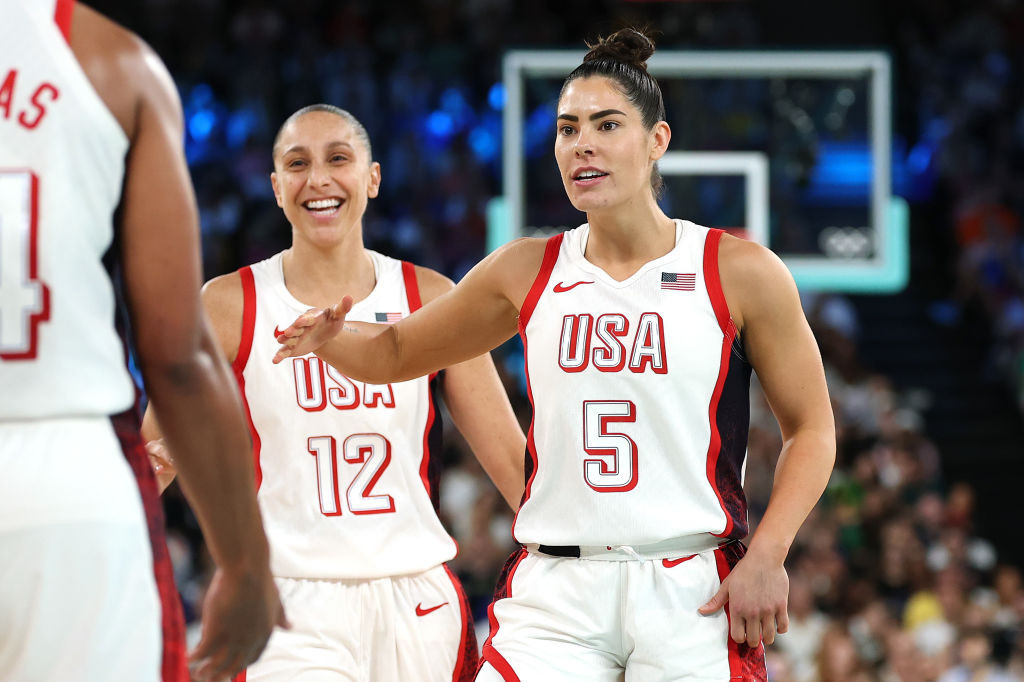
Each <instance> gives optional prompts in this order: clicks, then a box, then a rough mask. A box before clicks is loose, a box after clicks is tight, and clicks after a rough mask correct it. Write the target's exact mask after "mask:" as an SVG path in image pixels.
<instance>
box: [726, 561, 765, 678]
mask: <svg viewBox="0 0 1024 682" xmlns="http://www.w3.org/2000/svg"><path fill="white" fill-rule="evenodd" d="M746 551H747V548H746V547H744V546H743V544H742V543H740V542H732V543H729V544H728V545H725V546H724V547H719V548H718V549H716V550H715V563H716V564H717V565H718V579H719V580H720V581H723V582H724V581H725V578H726V576H728V575H729V573H730V572H731V571H732V569H733V568H734V567H735V566H736V564H737V562H739V560H740V559H742V558H743V555H744V554H746ZM723 608H725V616H726V618H727V619H728V623H729V632H728V633H726V641H727V642H728V646H729V677H730V678H731V679H734V680H735V679H740V680H754V681H755V682H767V680H768V668H767V667H766V666H765V662H764V645H763V644H758V645H757V646H756V647H750V646H748V645H747V644H746V643H743V644H740V643H737V642H736V640H734V639H733V638H732V635H731V631H732V614H731V613H729V604H728V602H726V604H725V606H724V607H723Z"/></svg>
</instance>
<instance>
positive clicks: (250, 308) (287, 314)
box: [234, 251, 456, 579]
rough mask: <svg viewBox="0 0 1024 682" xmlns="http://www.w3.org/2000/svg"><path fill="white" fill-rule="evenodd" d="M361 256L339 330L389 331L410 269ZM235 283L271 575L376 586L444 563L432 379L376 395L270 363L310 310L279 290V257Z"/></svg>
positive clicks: (326, 371)
mask: <svg viewBox="0 0 1024 682" xmlns="http://www.w3.org/2000/svg"><path fill="white" fill-rule="evenodd" d="M368 253H369V254H370V257H371V258H372V260H373V265H374V269H375V272H376V277H377V283H376V286H375V287H374V289H373V291H372V292H371V293H370V295H369V296H367V297H366V298H365V299H363V300H362V301H359V302H358V303H356V304H355V306H353V308H352V311H351V312H350V313H349V314H348V316H347V319H349V320H352V321H364V322H377V321H380V322H393V321H396V320H397V319H400V318H401V317H404V316H406V315H408V314H409V313H410V312H411V311H413V310H415V309H416V308H418V307H419V305H420V297H419V290H418V288H417V285H416V276H415V271H414V269H413V266H412V265H411V264H409V263H403V262H401V261H397V260H394V259H392V258H388V257H386V256H383V255H381V254H379V253H376V252H373V251H369V252H368ZM239 272H240V274H241V277H242V286H243V291H244V297H245V307H244V313H243V334H242V342H241V345H240V348H239V351H238V355H237V358H236V360H235V363H234V369H235V373H236V376H237V377H238V380H239V385H240V386H241V388H242V392H243V395H244V397H245V401H246V404H247V408H248V411H249V417H250V424H251V428H252V433H253V441H254V447H255V460H256V471H257V474H256V476H257V483H258V485H259V493H258V500H259V504H260V509H261V510H262V512H263V519H264V526H265V528H266V532H267V538H268V540H269V542H270V549H271V570H272V572H273V573H274V575H276V576H278V577H285V578H364V579H365V578H378V577H384V576H395V575H403V574H410V573H418V572H421V571H424V570H426V569H428V568H431V567H434V566H437V565H439V564H441V563H443V562H445V561H448V560H449V559H451V558H452V557H454V556H455V551H456V547H455V542H454V540H452V538H451V537H450V536H449V535H448V534H447V533H446V532H445V530H444V527H443V526H442V525H441V522H440V521H439V520H438V518H437V512H436V499H437V472H438V468H437V467H438V462H437V461H436V458H435V459H434V460H432V459H431V454H432V453H431V444H432V443H433V444H434V447H435V449H436V447H437V446H438V445H439V444H440V436H441V434H440V419H439V418H438V417H437V416H436V414H435V411H434V403H433V399H432V395H431V383H432V381H431V379H432V378H433V377H431V378H428V377H421V378H419V379H414V380H412V381H406V382H402V383H395V384H385V385H379V386H378V385H366V384H363V383H362V382H359V381H352V380H349V379H348V378H347V377H345V376H343V375H342V374H341V373H340V372H338V371H337V370H335V369H334V368H333V367H331V366H329V365H327V364H326V363H324V362H321V361H320V359H319V358H317V357H316V356H314V355H312V354H310V355H306V356H303V357H300V358H290V359H288V360H286V361H284V362H282V363H280V364H278V365H275V364H273V363H272V362H271V358H273V356H274V353H275V352H276V350H277V348H278V347H279V344H278V343H277V341H276V338H275V337H276V333H275V330H278V329H284V328H286V327H287V326H288V325H289V324H291V323H292V322H293V321H294V320H295V318H296V317H298V315H300V314H301V313H303V312H305V311H306V310H308V309H309V308H310V306H308V305H306V304H304V303H301V302H300V301H298V300H296V299H295V297H293V296H292V295H291V293H289V291H288V289H287V287H286V286H285V281H284V274H283V270H282V259H281V254H277V255H275V256H272V257H271V258H268V259H267V260H264V261H261V262H259V263H256V264H255V265H252V266H249V267H246V268H242V269H241V270H240V271H239ZM289 398H290V399H289Z"/></svg>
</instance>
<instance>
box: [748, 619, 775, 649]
mask: <svg viewBox="0 0 1024 682" xmlns="http://www.w3.org/2000/svg"><path fill="white" fill-rule="evenodd" d="M775 632H776V631H775V615H774V614H772V615H769V616H765V617H764V618H762V619H761V639H763V640H764V643H765V644H766V645H768V644H774V643H775ZM748 644H749V642H748Z"/></svg>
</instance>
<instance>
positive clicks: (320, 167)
mask: <svg viewBox="0 0 1024 682" xmlns="http://www.w3.org/2000/svg"><path fill="white" fill-rule="evenodd" d="M273 160H274V172H273V174H272V175H271V182H272V184H273V188H274V195H275V196H276V198H277V203H278V205H279V206H280V207H281V208H282V210H283V211H284V214H285V216H286V217H287V219H288V222H289V223H290V224H291V229H292V245H291V248H289V249H286V250H285V251H283V252H281V253H279V254H277V255H275V256H272V257H271V258H268V259H267V260H264V261H262V262H259V263H255V264H253V265H251V266H247V267H244V268H242V269H241V270H239V271H237V272H233V273H231V274H228V275H224V276H221V277H217V278H216V279H214V280H212V281H211V282H210V283H209V284H207V285H206V287H205V288H204V289H203V302H204V304H205V306H206V310H207V312H208V313H209V315H210V318H211V319H212V320H213V324H214V328H215V330H216V333H217V337H218V339H219V341H220V345H221V348H223V350H224V352H225V353H226V354H227V356H228V357H229V358H230V359H231V361H232V364H233V367H234V371H235V375H236V377H237V379H238V383H239V386H241V387H242V390H243V392H244V396H245V400H246V403H247V406H248V410H249V417H250V420H251V422H250V423H251V424H252V430H253V440H254V442H255V444H256V448H255V459H256V471H257V485H258V486H259V503H260V507H261V509H262V510H263V513H264V518H265V521H266V525H267V535H268V537H269V539H270V547H271V555H272V561H271V565H272V570H273V573H274V576H275V578H276V580H277V584H278V587H279V588H280V590H281V597H282V600H283V601H284V604H285V607H286V608H287V610H288V614H289V618H290V619H291V621H292V629H291V630H289V631H279V632H276V633H275V634H274V636H273V637H272V638H271V640H270V644H269V645H268V646H267V650H266V651H265V652H264V654H263V656H262V658H260V660H259V661H258V662H257V663H256V664H255V665H252V666H250V667H249V668H248V669H247V670H246V673H245V677H244V679H245V680H247V681H249V682H252V681H255V680H291V679H312V678H307V677H304V676H306V675H317V677H316V679H324V680H328V679H330V680H359V681H362V682H377V681H385V680H395V681H397V680H416V681H417V682H431V681H436V682H451V681H452V680H468V679H472V676H473V675H474V673H475V671H476V667H477V646H476V637H475V634H474V631H473V623H472V619H471V618H470V614H469V609H468V604H467V601H466V597H465V594H464V592H463V590H462V586H461V585H460V584H459V581H458V579H457V578H456V577H455V575H454V574H452V573H451V571H449V570H448V569H447V567H446V566H445V562H446V561H448V560H450V559H452V558H453V557H454V556H455V553H456V547H455V543H454V541H453V540H452V539H451V537H449V536H448V534H447V533H446V532H445V530H444V528H443V526H442V525H441V522H440V520H439V519H438V517H437V511H436V510H437V505H438V487H437V486H438V476H439V474H440V462H439V461H438V455H439V454H440V453H439V446H440V438H441V431H440V427H441V419H440V416H439V415H438V414H437V412H436V409H435V405H434V393H435V390H436V389H440V391H441V393H442V394H443V396H444V400H445V404H446V405H447V407H448V410H449V412H450V413H451V415H452V418H453V420H454V421H455V423H456V425H457V426H458V427H459V430H460V431H461V432H462V434H463V435H464V436H465V437H466V440H467V441H468V443H469V445H470V446H471V447H472V449H473V451H474V453H475V454H476V456H477V458H478V459H479V460H480V462H481V464H482V465H483V467H484V469H485V470H486V471H487V473H488V474H490V476H491V478H492V479H494V481H495V482H496V483H497V485H498V488H499V489H500V491H501V493H502V494H503V495H504V497H505V499H506V500H507V501H508V503H509V505H510V506H512V508H513V509H515V508H517V507H518V505H519V500H520V498H521V497H522V494H523V485H524V473H523V453H524V452H525V450H526V439H525V437H524V436H523V432H522V429H521V428H520V427H519V424H518V422H517V421H516V418H515V414H514V413H513V412H512V408H511V407H510V406H509V403H508V398H507V397H506V395H505V392H504V389H503V388H502V385H501V382H500V380H499V378H498V374H497V372H496V371H495V368H494V364H493V362H492V361H491V357H490V355H489V354H488V353H483V354H482V355H480V356H478V357H476V358H473V359H469V360H466V361H465V362H461V363H457V364H454V365H452V366H450V367H448V368H447V369H445V370H444V371H443V372H442V373H441V374H440V375H431V376H430V377H426V376H423V377H420V378H414V379H412V380H410V381H404V382H401V383H381V384H371V383H364V382H362V381H354V380H351V379H349V378H348V377H346V376H344V375H343V374H341V373H339V372H337V371H336V370H335V369H334V368H333V367H330V366H329V365H326V364H325V363H323V362H321V361H320V359H319V358H317V357H316V356H313V355H307V356H305V357H296V358H294V359H292V360H291V361H290V362H287V363H282V364H273V363H272V359H273V356H274V353H275V352H276V351H277V347H278V344H277V342H276V340H275V337H276V336H277V335H278V333H279V332H280V329H281V328H282V327H286V326H288V324H290V323H291V322H292V320H294V319H295V317H296V316H297V315H299V314H301V313H302V312H304V311H305V310H308V309H309V307H310V306H326V305H330V303H331V302H332V301H337V300H338V299H339V298H340V297H341V296H342V295H343V294H345V293H351V294H354V295H355V298H356V299H357V301H358V302H357V303H355V304H354V307H353V309H352V311H350V316H352V317H354V318H355V319H360V320H365V321H374V320H377V321H394V320H398V319H401V318H404V317H407V316H408V315H409V313H411V312H413V311H415V310H417V309H418V308H419V307H420V305H421V303H427V302H429V301H432V300H434V299H436V298H438V297H439V296H442V295H444V294H445V293H446V292H448V291H450V290H451V289H452V288H453V286H454V285H453V284H452V282H451V281H450V280H448V279H447V278H445V277H443V276H442V275H440V274H438V273H437V272H434V271H433V270H429V269H427V268H423V267H419V266H414V265H412V264H411V263H407V262H402V261H397V260H394V259H392V258H388V257H387V256H384V255H381V254H379V253H376V252H374V251H370V250H368V249H366V248H365V247H364V246H363V215H364V213H365V211H366V206H367V203H368V201H369V200H370V199H372V198H373V197H376V196H377V192H378V188H379V187H380V183H381V168H380V164H378V163H376V162H375V161H373V156H372V152H371V146H370V139H369V137H368V135H367V133H366V129H365V128H364V127H363V125H362V124H361V123H360V122H359V121H358V120H356V119H355V118H354V117H353V116H352V115H351V114H349V113H348V112H346V111H344V110H342V109H339V108H337V107H334V106H330V105H323V104H320V105H312V106H309V107H306V108H304V109H301V110H300V111H298V112H296V113H295V114H293V115H292V116H291V117H290V118H289V119H288V120H287V121H286V122H285V123H284V125H282V126H281V129H280V131H279V132H278V135H277V138H276V140H275V142H274V149H273ZM156 413H157V414H158V415H159V417H160V421H161V422H162V421H163V412H162V411H160V410H159V409H157V410H156ZM154 416H155V415H154V414H153V413H152V412H147V417H146V422H145V427H144V429H143V433H144V435H145V437H146V438H147V440H150V446H149V447H150V452H151V453H152V454H153V459H154V464H155V466H156V467H157V471H158V472H159V475H160V478H161V483H162V484H164V485H166V484H167V483H169V481H170V479H171V478H172V477H173V459H172V458H171V455H170V454H169V451H168V450H167V449H164V448H163V447H162V443H160V441H159V440H155V439H158V438H159V429H158V427H157V424H156V421H155V419H154ZM170 451H173V448H170Z"/></svg>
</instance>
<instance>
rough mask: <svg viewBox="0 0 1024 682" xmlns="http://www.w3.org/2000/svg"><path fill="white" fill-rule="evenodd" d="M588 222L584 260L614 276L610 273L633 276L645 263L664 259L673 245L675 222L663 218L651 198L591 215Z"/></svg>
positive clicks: (663, 214)
mask: <svg viewBox="0 0 1024 682" xmlns="http://www.w3.org/2000/svg"><path fill="white" fill-rule="evenodd" d="M587 222H588V223H589V224H590V237H589V239H588V240H587V248H586V252H585V253H584V257H585V258H586V259H587V260H589V261H590V262H592V263H594V264H595V265H599V266H601V267H602V268H604V269H605V270H607V271H608V272H609V274H612V275H613V276H615V275H614V274H613V273H612V270H620V271H621V270H626V271H629V273H628V274H632V272H635V271H636V269H637V268H639V267H640V266H641V265H643V264H644V263H646V262H648V261H651V260H654V259H655V258H660V257H661V256H664V255H665V254H666V253H668V252H669V251H671V250H672V249H673V248H674V247H675V244H676V227H675V222H674V221H673V220H672V219H671V218H669V217H668V216H667V215H665V213H664V212H663V211H662V210H661V208H660V207H659V206H658V204H657V203H656V202H655V201H654V197H653V196H649V197H645V198H643V199H638V200H636V201H630V202H626V203H624V204H620V205H617V206H614V207H611V208H607V209H602V210H597V211H590V212H588V213H587ZM630 268H632V270H630ZM627 276H628V275H627Z"/></svg>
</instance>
